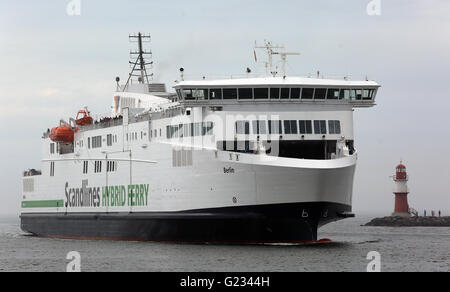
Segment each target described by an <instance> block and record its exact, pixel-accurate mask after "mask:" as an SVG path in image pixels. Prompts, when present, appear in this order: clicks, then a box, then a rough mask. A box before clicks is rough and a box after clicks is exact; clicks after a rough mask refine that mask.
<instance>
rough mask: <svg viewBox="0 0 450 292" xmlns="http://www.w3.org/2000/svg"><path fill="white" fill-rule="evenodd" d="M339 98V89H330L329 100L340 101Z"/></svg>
mask: <svg viewBox="0 0 450 292" xmlns="http://www.w3.org/2000/svg"><path fill="white" fill-rule="evenodd" d="M338 98H339V89H334V88H333V89H332V88H330V89H328V93H327V99H338Z"/></svg>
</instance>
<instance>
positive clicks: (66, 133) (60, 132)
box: [50, 126, 75, 143]
mask: <svg viewBox="0 0 450 292" xmlns="http://www.w3.org/2000/svg"><path fill="white" fill-rule="evenodd" d="M74 135H75V130H74V129H73V128H72V127H71V126H60V127H55V128H53V129H52V130H51V131H50V139H51V140H52V141H54V142H60V143H73V137H74Z"/></svg>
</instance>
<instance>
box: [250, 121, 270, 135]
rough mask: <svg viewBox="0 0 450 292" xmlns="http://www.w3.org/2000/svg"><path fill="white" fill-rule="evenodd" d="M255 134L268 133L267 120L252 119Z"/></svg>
mask: <svg viewBox="0 0 450 292" xmlns="http://www.w3.org/2000/svg"><path fill="white" fill-rule="evenodd" d="M252 125H253V134H257V135H259V134H267V124H266V121H252Z"/></svg>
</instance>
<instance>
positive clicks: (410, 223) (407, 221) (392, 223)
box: [364, 216, 450, 227]
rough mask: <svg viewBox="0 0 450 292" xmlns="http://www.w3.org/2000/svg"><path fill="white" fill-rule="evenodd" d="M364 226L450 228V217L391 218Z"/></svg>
mask: <svg viewBox="0 0 450 292" xmlns="http://www.w3.org/2000/svg"><path fill="white" fill-rule="evenodd" d="M364 226H388V227H401V226H404V227H415V226H417V227H420V226H423V227H427V226H429V227H450V217H400V216H389V217H383V218H375V219H373V220H372V221H370V222H369V223H367V224H365V225H364Z"/></svg>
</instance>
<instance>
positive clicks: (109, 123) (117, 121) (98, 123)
mask: <svg viewBox="0 0 450 292" xmlns="http://www.w3.org/2000/svg"><path fill="white" fill-rule="evenodd" d="M121 125H123V117H103V118H99V119H94V121H93V122H92V124H90V125H87V126H81V127H80V131H90V130H96V129H105V128H110V127H115V126H121Z"/></svg>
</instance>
